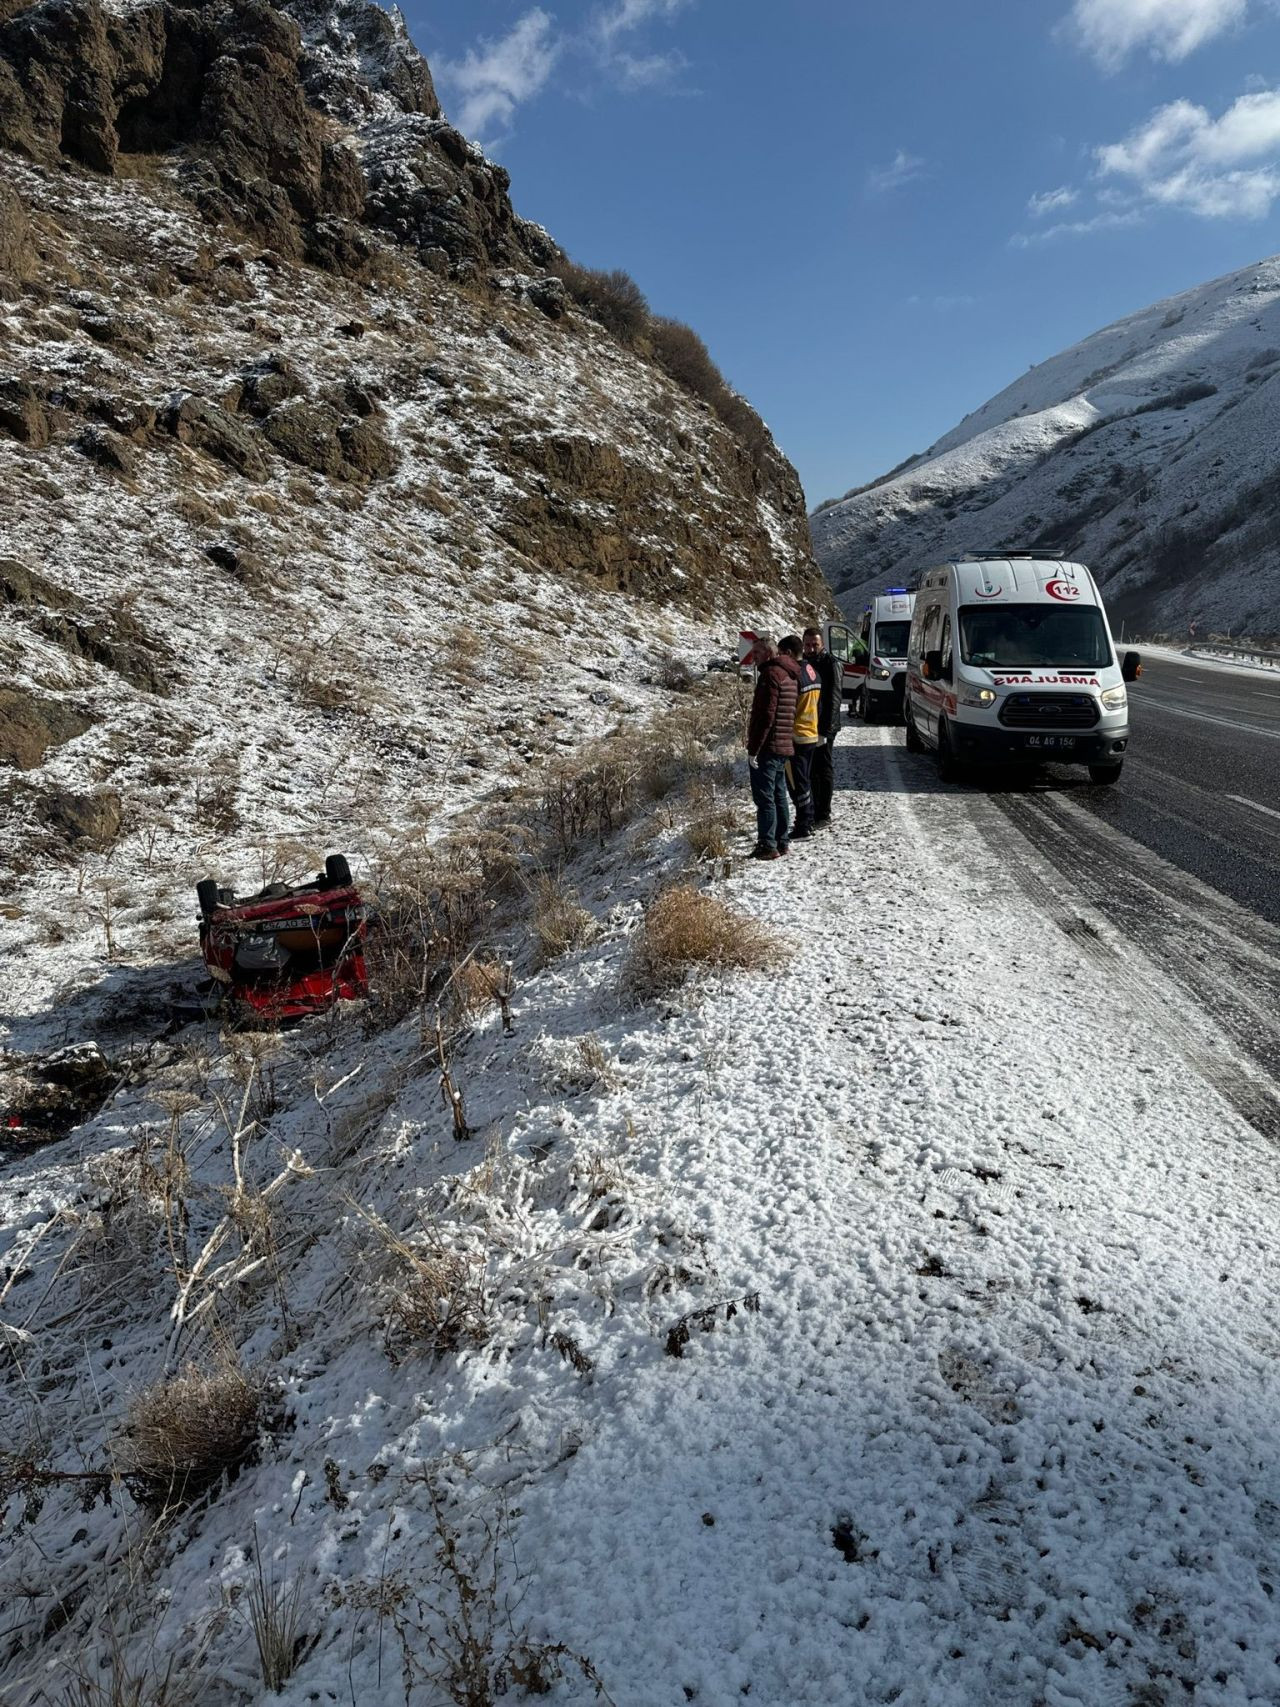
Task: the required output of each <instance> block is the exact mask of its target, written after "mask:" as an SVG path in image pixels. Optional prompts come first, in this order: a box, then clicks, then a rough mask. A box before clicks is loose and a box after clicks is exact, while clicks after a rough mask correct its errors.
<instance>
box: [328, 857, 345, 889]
mask: <svg viewBox="0 0 1280 1707" xmlns="http://www.w3.org/2000/svg"><path fill="white" fill-rule="evenodd" d="M324 874H325V876H326V877H327V878H328V879H329V882H330V883H331V884H332V886H333V887H334V888H335V889H349V888H350V887H351V867H350V866H349V865H348V864H347V856H346V855H345V854H330V855H329V856H328V858H327V859H326V860H325V862H324Z"/></svg>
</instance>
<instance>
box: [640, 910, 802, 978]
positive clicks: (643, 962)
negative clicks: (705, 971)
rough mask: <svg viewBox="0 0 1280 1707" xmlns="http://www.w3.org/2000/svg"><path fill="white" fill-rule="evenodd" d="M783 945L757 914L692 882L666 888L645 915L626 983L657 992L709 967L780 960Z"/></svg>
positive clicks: (750, 967) (747, 966)
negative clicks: (746, 914) (744, 911)
mask: <svg viewBox="0 0 1280 1707" xmlns="http://www.w3.org/2000/svg"><path fill="white" fill-rule="evenodd" d="M780 950H781V944H780V943H779V942H778V940H777V939H776V938H775V937H774V936H772V935H771V934H770V932H769V931H767V930H766V929H765V928H764V926H763V925H761V924H758V923H757V922H756V920H754V919H748V918H744V917H743V915H742V914H740V913H734V912H732V911H731V910H730V909H729V908H728V907H726V906H725V905H724V903H723V902H722V901H717V900H716V899H715V897H714V896H711V895H706V894H704V893H703V892H702V891H701V890H700V889H694V888H693V887H692V886H691V885H689V884H680V885H678V886H677V887H676V888H674V889H667V890H664V891H663V893H662V894H661V895H659V896H658V897H657V899H656V900H655V901H653V902H652V903H651V904H650V906H649V909H648V911H647V912H646V913H645V916H644V925H643V927H642V929H641V931H640V935H639V938H638V940H637V942H636V945H635V947H634V948H633V950H632V952H631V960H630V964H629V966H628V969H627V979H626V981H627V984H628V986H629V987H630V988H631V989H632V990H634V991H635V993H636V994H637V995H640V996H654V995H658V994H660V993H661V992H662V991H664V990H671V989H674V988H675V987H676V985H678V984H680V983H682V982H683V980H684V978H685V977H686V976H687V974H688V973H690V972H694V971H698V970H700V969H702V968H705V967H710V968H714V969H715V970H717V971H721V972H725V971H728V970H729V969H730V968H734V967H737V968H741V969H743V970H745V971H758V970H760V969H761V968H763V967H766V966H769V965H771V964H773V963H774V961H776V959H777V957H778V955H779V953H780Z"/></svg>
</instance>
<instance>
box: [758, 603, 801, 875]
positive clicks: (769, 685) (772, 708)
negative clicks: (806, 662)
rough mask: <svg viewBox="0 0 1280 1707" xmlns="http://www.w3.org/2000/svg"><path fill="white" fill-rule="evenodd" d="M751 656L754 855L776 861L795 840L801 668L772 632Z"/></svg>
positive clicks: (763, 639) (763, 637) (766, 635)
mask: <svg viewBox="0 0 1280 1707" xmlns="http://www.w3.org/2000/svg"><path fill="white" fill-rule="evenodd" d="M747 659H748V661H749V662H751V663H753V664H754V665H755V666H756V691H755V697H754V698H753V699H752V701H751V717H750V720H749V722H748V724H747V763H748V765H749V766H750V767H751V797H752V799H753V800H754V801H755V803H756V845H755V847H754V848H753V849H752V853H751V857H752V859H778V858H779V857H780V856H781V855H782V854H784V853H786V851H787V848H788V846H789V844H790V841H791V815H790V811H789V809H788V805H787V775H786V772H787V760H788V759H789V758H790V757H791V756H792V754H793V753H794V752H795V744H794V739H793V735H794V730H795V721H796V695H797V691H798V687H799V672H798V670H797V667H796V665H795V664H793V663H792V661H791V659H790V658H788V657H786V656H785V655H784V654H783V653H781V652H779V651H778V650H777V647H776V645H775V642H774V638H773V635H772V634H768V633H765V634H758V635H757V636H756V641H755V645H754V646H753V647H752V649H751V651H750V652H749V653H748V654H747Z"/></svg>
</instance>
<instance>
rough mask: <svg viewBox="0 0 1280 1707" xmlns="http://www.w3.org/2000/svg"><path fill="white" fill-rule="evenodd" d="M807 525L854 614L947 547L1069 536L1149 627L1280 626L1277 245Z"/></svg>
mask: <svg viewBox="0 0 1280 1707" xmlns="http://www.w3.org/2000/svg"><path fill="white" fill-rule="evenodd" d="M812 527H813V538H814V549H815V551H816V553H817V556H818V560H819V562H820V563H821V564H822V567H823V569H824V570H825V572H826V574H827V576H828V578H829V579H830V580H831V581H832V583H833V584H834V585H835V587H836V588H837V591H838V593H839V595H840V598H841V602H842V603H843V604H844V605H845V608H846V609H849V610H854V609H857V608H860V607H861V603H862V601H863V599H864V596H865V594H866V593H867V592H868V591H869V590H871V589H872V588H873V587H875V586H878V585H881V584H883V583H884V582H885V581H886V580H892V581H894V582H899V581H906V580H908V579H910V577H911V576H912V575H914V574H916V573H918V572H919V570H920V569H921V568H923V567H925V566H926V565H928V564H929V563H931V562H934V561H937V560H938V559H939V558H941V557H945V556H947V555H949V554H950V553H952V552H955V551H961V550H968V549H971V548H993V547H1000V546H1015V545H1021V546H1053V547H1058V546H1061V547H1062V548H1063V549H1064V551H1066V552H1069V553H1070V554H1071V555H1073V556H1076V557H1079V558H1081V559H1082V560H1083V561H1085V562H1087V563H1089V564H1091V565H1092V567H1093V568H1094V570H1095V572H1096V573H1097V574H1098V575H1099V577H1100V578H1101V579H1102V580H1103V581H1104V582H1105V583H1106V585H1107V589H1108V595H1109V602H1110V604H1111V606H1112V609H1113V611H1114V612H1115V613H1116V614H1118V615H1121V616H1125V617H1128V618H1129V619H1130V620H1131V621H1132V622H1133V623H1135V624H1136V625H1139V626H1141V627H1144V628H1147V629H1150V630H1159V629H1169V630H1174V631H1179V630H1185V628H1186V627H1187V625H1188V623H1191V622H1194V623H1196V624H1198V626H1199V629H1200V632H1202V633H1203V632H1206V631H1208V630H1210V629H1219V630H1226V629H1230V630H1232V631H1235V632H1239V631H1240V630H1241V629H1244V630H1245V631H1247V632H1249V633H1251V634H1253V635H1254V636H1264V635H1267V636H1270V635H1275V634H1277V633H1280V257H1273V258H1271V259H1270V260H1265V261H1260V262H1258V263H1257V264H1256V265H1254V266H1250V267H1244V268H1242V269H1241V270H1240V271H1239V272H1236V273H1231V274H1229V275H1228V276H1227V277H1226V278H1221V279H1217V280H1215V281H1214V282H1213V283H1211V284H1207V285H1203V286H1201V287H1200V288H1199V289H1197V290H1191V291H1187V292H1185V293H1184V294H1183V295H1181V296H1176V297H1172V298H1170V299H1169V300H1167V301H1165V302H1159V303H1156V304H1155V306H1154V307H1152V308H1147V309H1144V310H1143V311H1142V312H1141V313H1139V314H1132V315H1130V316H1128V318H1126V319H1124V320H1119V321H1117V322H1116V323H1115V324H1114V325H1113V326H1108V327H1107V328H1106V329H1105V330H1103V331H1101V332H1096V333H1094V335H1093V336H1092V337H1090V338H1086V339H1084V341H1083V342H1082V343H1079V344H1076V345H1075V346H1074V347H1073V348H1071V349H1069V350H1066V351H1064V352H1063V353H1062V354H1061V355H1058V356H1055V357H1053V358H1052V359H1051V360H1049V361H1046V362H1042V363H1040V364H1039V365H1038V366H1036V367H1033V368H1031V369H1030V371H1029V372H1027V373H1025V374H1023V375H1022V377H1021V378H1020V379H1018V380H1015V381H1014V383H1013V384H1012V385H1010V386H1008V387H1007V388H1006V389H1005V390H1004V391H1002V392H1001V393H1000V394H999V396H997V397H994V398H992V400H991V401H990V402H989V403H985V404H984V405H983V406H982V408H980V409H978V410H975V411H974V413H973V414H971V415H967V416H966V417H965V419H964V420H963V421H962V422H961V423H960V425H959V426H958V427H956V428H955V429H954V430H953V431H952V432H950V433H948V434H947V435H946V436H945V437H944V438H942V439H940V440H939V441H938V442H937V444H935V445H934V446H933V447H932V448H931V449H930V450H928V451H926V452H925V453H923V454H922V455H921V456H919V457H916V458H913V459H912V460H911V461H910V462H909V463H908V464H906V465H905V466H904V467H903V468H901V469H900V470H896V471H895V472H894V473H893V474H892V475H890V476H887V477H886V478H885V479H883V480H880V481H877V482H875V483H873V484H872V485H871V486H868V487H864V488H861V489H859V490H857V491H854V492H851V493H850V494H849V495H848V496H846V497H844V498H842V499H839V500H837V501H836V502H834V503H831V504H828V505H824V506H823V507H822V508H821V509H820V510H819V511H818V512H817V513H816V514H815V515H814V516H813V518H812Z"/></svg>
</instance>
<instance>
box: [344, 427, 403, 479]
mask: <svg viewBox="0 0 1280 1707" xmlns="http://www.w3.org/2000/svg"><path fill="white" fill-rule="evenodd" d="M338 439H339V442H340V443H341V445H342V454H343V457H344V458H345V460H346V462H347V465H348V467H349V468H350V469H352V470H353V471H354V472H355V473H356V474H357V475H359V476H360V477H361V478H362V479H365V480H385V479H386V478H387V476H388V475H390V474H394V473H395V471H396V469H397V467H398V466H399V458H398V457H397V455H396V453H395V450H394V449H393V448H392V446H391V444H390V443H389V441H388V440H387V438H386V436H385V435H384V433H383V431H382V428H381V427H380V426H378V424H377V422H376V421H374V420H372V419H363V420H356V421H344V422H343V424H342V426H341V427H339V428H338Z"/></svg>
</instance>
